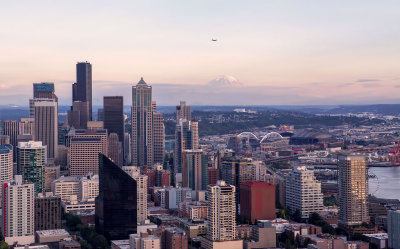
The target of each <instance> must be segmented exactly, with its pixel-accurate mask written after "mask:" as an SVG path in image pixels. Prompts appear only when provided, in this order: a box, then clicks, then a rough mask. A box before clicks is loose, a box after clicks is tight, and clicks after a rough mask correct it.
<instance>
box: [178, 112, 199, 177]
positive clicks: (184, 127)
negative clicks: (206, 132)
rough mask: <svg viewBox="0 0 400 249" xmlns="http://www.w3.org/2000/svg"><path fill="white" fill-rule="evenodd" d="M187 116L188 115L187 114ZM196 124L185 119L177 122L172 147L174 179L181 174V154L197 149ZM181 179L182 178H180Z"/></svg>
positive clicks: (182, 159) (182, 161) (182, 160)
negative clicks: (173, 145)
mask: <svg viewBox="0 0 400 249" xmlns="http://www.w3.org/2000/svg"><path fill="white" fill-rule="evenodd" d="M187 115H189V114H188V113H187ZM198 135H199V134H198V123H197V122H196V121H195V122H192V121H190V120H189V121H188V120H186V119H180V120H177V125H176V128H175V147H174V173H175V177H176V175H177V174H178V175H179V174H182V173H183V168H182V167H183V163H184V160H185V159H184V158H183V153H184V151H185V150H195V149H198V145H199V136H198ZM182 178H183V177H182Z"/></svg>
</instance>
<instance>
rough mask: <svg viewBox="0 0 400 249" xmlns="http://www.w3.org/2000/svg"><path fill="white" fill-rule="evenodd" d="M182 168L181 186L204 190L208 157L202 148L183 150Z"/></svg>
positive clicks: (205, 187) (206, 180)
mask: <svg viewBox="0 0 400 249" xmlns="http://www.w3.org/2000/svg"><path fill="white" fill-rule="evenodd" d="M184 159H185V160H184V162H183V169H182V176H183V187H189V188H191V189H193V190H206V189H207V182H208V179H207V178H208V171H207V169H208V157H207V154H205V153H204V152H203V151H202V150H185V151H184Z"/></svg>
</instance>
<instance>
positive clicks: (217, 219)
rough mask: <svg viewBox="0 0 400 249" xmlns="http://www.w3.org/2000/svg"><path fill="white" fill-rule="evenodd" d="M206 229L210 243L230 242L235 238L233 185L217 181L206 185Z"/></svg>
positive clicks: (234, 189)
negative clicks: (207, 202) (214, 183)
mask: <svg viewBox="0 0 400 249" xmlns="http://www.w3.org/2000/svg"><path fill="white" fill-rule="evenodd" d="M207 191H208V201H209V204H208V205H209V206H208V208H209V209H208V229H207V238H208V240H210V241H230V240H235V237H236V204H235V191H236V188H235V186H233V185H228V184H226V182H225V181H218V182H217V184H216V185H208V187H207Z"/></svg>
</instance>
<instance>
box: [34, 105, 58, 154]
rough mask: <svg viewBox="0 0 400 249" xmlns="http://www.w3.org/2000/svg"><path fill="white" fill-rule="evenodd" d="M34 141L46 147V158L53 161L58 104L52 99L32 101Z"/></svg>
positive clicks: (56, 150)
mask: <svg viewBox="0 0 400 249" xmlns="http://www.w3.org/2000/svg"><path fill="white" fill-rule="evenodd" d="M33 106H34V117H35V132H34V140H35V141H42V142H43V145H46V146H47V157H48V158H49V159H55V158H56V157H57V152H58V103H57V102H56V100H54V99H46V100H44V99H42V100H41V101H34V104H33Z"/></svg>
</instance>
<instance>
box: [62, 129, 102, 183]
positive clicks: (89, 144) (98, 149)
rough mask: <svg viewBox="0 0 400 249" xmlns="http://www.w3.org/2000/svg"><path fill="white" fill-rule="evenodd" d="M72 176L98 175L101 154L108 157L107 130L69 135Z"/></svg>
mask: <svg viewBox="0 0 400 249" xmlns="http://www.w3.org/2000/svg"><path fill="white" fill-rule="evenodd" d="M68 136H69V152H68V164H69V166H70V175H71V176H82V175H86V174H89V173H93V174H98V170H99V153H102V154H104V155H107V154H108V153H107V150H108V142H107V141H108V139H107V130H104V129H100V130H89V129H88V130H74V131H72V132H70V133H69V134H68Z"/></svg>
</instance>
